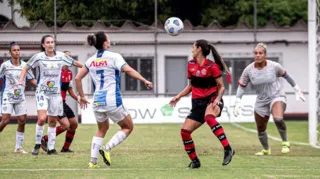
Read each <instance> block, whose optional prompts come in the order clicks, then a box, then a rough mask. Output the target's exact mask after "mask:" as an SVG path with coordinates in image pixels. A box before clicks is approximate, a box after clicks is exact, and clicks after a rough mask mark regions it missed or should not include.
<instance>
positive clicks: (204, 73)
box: [188, 59, 221, 99]
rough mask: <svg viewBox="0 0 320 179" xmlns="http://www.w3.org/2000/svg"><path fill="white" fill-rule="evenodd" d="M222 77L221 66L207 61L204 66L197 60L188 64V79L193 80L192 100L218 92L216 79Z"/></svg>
mask: <svg viewBox="0 0 320 179" xmlns="http://www.w3.org/2000/svg"><path fill="white" fill-rule="evenodd" d="M219 77H221V71H220V68H219V66H218V65H217V64H216V63H214V62H213V61H211V60H209V59H205V60H204V62H203V64H202V66H200V64H198V62H197V60H195V59H193V60H190V61H189V62H188V79H190V80H191V89H192V99H197V98H205V97H208V96H210V95H212V94H213V93H215V92H217V90H218V85H217V83H216V78H219Z"/></svg>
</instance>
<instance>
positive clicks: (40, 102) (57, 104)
mask: <svg viewBox="0 0 320 179" xmlns="http://www.w3.org/2000/svg"><path fill="white" fill-rule="evenodd" d="M36 101H37V110H46V111H47V115H48V116H62V115H63V104H62V97H61V95H53V96H46V95H43V94H36Z"/></svg>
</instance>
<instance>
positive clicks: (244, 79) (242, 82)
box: [233, 68, 250, 117]
mask: <svg viewBox="0 0 320 179" xmlns="http://www.w3.org/2000/svg"><path fill="white" fill-rule="evenodd" d="M249 82H250V78H249V71H248V69H247V68H246V69H244V70H243V72H242V75H241V77H240V79H239V82H238V84H239V86H238V89H237V94H236V101H235V104H234V109H233V115H234V116H236V117H237V116H238V115H239V113H240V106H241V98H242V96H243V94H244V90H245V87H247V85H248V84H249Z"/></svg>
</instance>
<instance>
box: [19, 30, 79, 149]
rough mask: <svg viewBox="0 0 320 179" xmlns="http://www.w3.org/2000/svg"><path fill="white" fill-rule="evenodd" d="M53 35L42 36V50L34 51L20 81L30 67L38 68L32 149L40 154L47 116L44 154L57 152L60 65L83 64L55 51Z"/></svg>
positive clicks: (60, 106)
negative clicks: (36, 118) (36, 111)
mask: <svg viewBox="0 0 320 179" xmlns="http://www.w3.org/2000/svg"><path fill="white" fill-rule="evenodd" d="M54 48H55V42H54V40H53V37H52V36H50V35H45V36H43V37H42V39H41V51H42V52H40V53H37V54H35V55H34V56H33V57H32V58H31V59H30V60H29V61H28V63H27V65H26V66H25V67H24V68H23V70H22V73H21V77H20V81H19V84H20V85H24V81H23V80H24V78H25V75H26V72H27V71H28V70H29V69H30V68H37V83H38V85H37V90H36V101H37V110H38V123H37V126H36V144H35V146H34V150H33V152H32V154H33V155H38V154H39V148H40V146H41V138H42V134H43V129H44V123H45V121H46V118H47V115H48V150H47V153H48V154H49V155H51V154H57V151H56V150H55V148H54V145H55V139H56V123H57V120H58V116H59V115H60V116H62V115H63V105H62V98H61V95H60V92H61V89H60V79H61V68H62V66H63V65H68V66H72V65H74V66H76V67H82V66H83V65H82V64H81V63H79V62H78V61H74V60H73V59H72V58H71V57H69V56H67V55H65V54H64V53H63V52H58V51H55V49H54Z"/></svg>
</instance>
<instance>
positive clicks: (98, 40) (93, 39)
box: [87, 31, 107, 50]
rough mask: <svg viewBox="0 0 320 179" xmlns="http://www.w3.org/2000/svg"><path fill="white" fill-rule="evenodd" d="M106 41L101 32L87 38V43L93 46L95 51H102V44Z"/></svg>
mask: <svg viewBox="0 0 320 179" xmlns="http://www.w3.org/2000/svg"><path fill="white" fill-rule="evenodd" d="M105 41H107V36H106V34H105V33H104V32H103V31H99V32H97V33H95V34H90V35H88V37H87V42H88V44H89V45H90V46H94V47H95V48H96V49H97V50H103V44H104V42H105Z"/></svg>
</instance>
